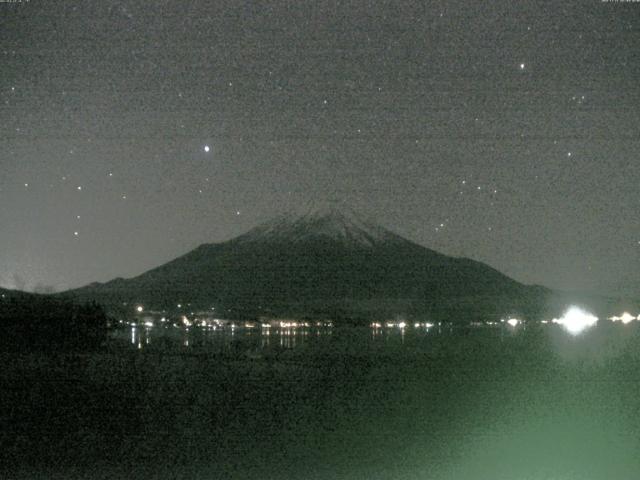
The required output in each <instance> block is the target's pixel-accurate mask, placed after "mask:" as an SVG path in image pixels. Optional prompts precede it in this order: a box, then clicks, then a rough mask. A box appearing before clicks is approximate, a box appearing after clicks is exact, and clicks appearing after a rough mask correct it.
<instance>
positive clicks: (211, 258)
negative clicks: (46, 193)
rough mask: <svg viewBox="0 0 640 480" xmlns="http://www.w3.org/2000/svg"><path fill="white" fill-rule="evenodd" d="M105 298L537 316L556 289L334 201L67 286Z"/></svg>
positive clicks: (357, 315) (337, 312)
mask: <svg viewBox="0 0 640 480" xmlns="http://www.w3.org/2000/svg"><path fill="white" fill-rule="evenodd" d="M67 294H70V295H73V296H74V297H76V298H78V299H80V300H83V301H87V300H94V301H97V302H99V303H102V304H103V305H105V306H106V307H107V308H118V307H121V306H122V305H124V304H127V305H133V304H143V305H145V307H146V308H152V309H167V310H170V311H171V310H175V308H176V306H177V305H178V304H184V305H186V304H189V305H190V307H189V308H190V309H191V310H192V311H193V310H208V311H211V308H215V312H216V313H217V314H219V315H221V316H226V317H231V318H234V317H237V318H250V317H254V318H255V317H258V316H297V317H305V318H321V317H322V318H333V319H345V320H353V321H358V320H368V319H371V318H380V317H384V316H390V315H394V316H395V315H403V316H406V317H407V318H431V319H434V320H439V319H449V320H455V319H456V318H462V317H464V318H465V320H468V318H469V315H472V316H473V318H478V319H484V318H487V319H488V318H492V319H493V318H497V317H499V316H503V315H505V314H518V315H522V316H525V317H536V316H539V315H541V314H544V313H546V311H547V310H548V308H549V298H550V295H551V292H550V291H549V290H547V289H545V288H543V287H539V286H527V285H523V284H521V283H518V282H516V281H515V280H513V279H511V278H509V277H507V276H505V275H503V274H501V273H500V272H498V271H497V270H495V269H493V268H491V267H489V266H487V265H485V264H483V263H480V262H477V261H473V260H470V259H467V258H454V257H450V256H446V255H443V254H440V253H438V252H435V251H433V250H430V249H428V248H425V247H423V246H420V245H418V244H416V243H413V242H411V241H409V240H406V239H404V238H402V237H400V236H398V235H396V234H394V233H392V232H390V231H389V230H386V229H384V228H382V227H380V226H378V225H376V224H374V223H372V222H369V221H367V220H363V219H361V218H359V217H358V216H357V215H354V214H350V213H349V214H348V213H345V212H342V211H337V210H334V209H329V210H324V211H315V212H312V213H308V214H305V215H301V216H295V217H292V216H285V215H282V216H279V217H276V218H275V219H273V220H271V221H268V222H266V223H264V224H262V225H259V226H257V227H255V228H254V229H252V230H250V231H249V232H247V233H245V234H244V235H241V236H239V237H236V238H234V239H232V240H229V241H226V242H223V243H217V244H204V245H201V246H199V247H197V248H196V249H195V250H193V251H191V252H189V253H187V254H186V255H183V256H181V257H179V258H176V259H175V260H173V261H170V262H168V263H166V264H164V265H162V266H160V267H157V268H154V269H152V270H149V271H147V272H145V273H143V274H141V275H139V276H137V277H134V278H131V279H115V280H112V281H110V282H107V283H103V284H100V283H94V284H91V285H88V286H86V287H83V288H80V289H77V290H73V291H70V292H67Z"/></svg>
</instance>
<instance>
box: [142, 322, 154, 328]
mask: <svg viewBox="0 0 640 480" xmlns="http://www.w3.org/2000/svg"><path fill="white" fill-rule="evenodd" d="M144 326H145V327H153V322H149V321H146V322H144Z"/></svg>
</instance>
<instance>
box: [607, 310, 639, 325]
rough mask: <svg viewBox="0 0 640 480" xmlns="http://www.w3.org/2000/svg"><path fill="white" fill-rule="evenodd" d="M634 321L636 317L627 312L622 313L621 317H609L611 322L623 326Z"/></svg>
mask: <svg viewBox="0 0 640 480" xmlns="http://www.w3.org/2000/svg"><path fill="white" fill-rule="evenodd" d="M635 319H636V317H634V316H633V315H631V314H630V313H629V312H624V313H623V314H622V315H621V316H619V317H615V316H614V317H611V318H610V320H611V321H612V322H622V323H624V324H625V325H626V324H627V323H630V322H632V321H634V320H635Z"/></svg>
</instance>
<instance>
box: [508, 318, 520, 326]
mask: <svg viewBox="0 0 640 480" xmlns="http://www.w3.org/2000/svg"><path fill="white" fill-rule="evenodd" d="M507 323H508V324H509V325H510V326H512V327H516V326H517V325H518V324H519V323H520V320H518V319H517V318H510V319H509V320H507Z"/></svg>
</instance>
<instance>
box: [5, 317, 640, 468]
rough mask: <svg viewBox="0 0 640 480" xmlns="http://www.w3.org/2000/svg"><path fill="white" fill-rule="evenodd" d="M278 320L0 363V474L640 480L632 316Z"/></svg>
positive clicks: (638, 354) (118, 339)
mask: <svg viewBox="0 0 640 480" xmlns="http://www.w3.org/2000/svg"><path fill="white" fill-rule="evenodd" d="M286 330H287V329H284V330H282V331H281V330H280V329H272V331H270V333H269V334H266V333H265V332H263V331H262V330H261V329H259V328H258V329H253V330H245V329H236V330H233V331H232V330H231V329H230V328H226V329H223V330H217V331H212V330H203V329H194V328H192V329H189V331H186V330H184V329H172V328H166V329H160V328H157V327H154V328H147V329H145V328H143V327H138V328H136V330H135V332H132V331H131V330H127V331H124V332H121V333H120V334H118V335H116V336H115V337H114V338H113V340H112V342H111V344H110V345H109V348H108V349H107V350H106V351H105V352H101V353H96V354H91V355H71V354H66V355H35V354H30V355H26V354H25V355H22V356H18V357H15V356H13V357H8V356H5V357H3V358H2V361H3V365H4V368H3V370H2V375H1V382H2V383H1V385H0V386H1V387H2V394H1V397H0V398H1V405H0V406H1V407H2V413H1V417H0V418H1V419H2V423H3V425H2V426H3V428H2V433H0V435H1V436H0V439H1V441H2V444H1V445H0V446H1V447H2V452H3V458H2V473H3V475H2V478H162V479H164V478H239V479H240V478H242V479H244V478H248V479H270V478H273V479H290V478H296V479H297V478H301V477H306V478H309V479H451V480H459V479H462V480H464V479H492V480H493V479H536V480H537V479H602V478H613V479H636V478H638V472H639V471H640V455H638V454H639V453H640V415H639V413H640V383H639V380H640V328H639V326H638V325H637V324H636V323H635V322H634V323H632V324H629V325H619V324H609V323H603V324H600V325H598V326H597V327H594V328H592V329H590V330H588V331H586V332H584V333H582V334H580V335H576V336H573V335H569V334H567V333H565V332H564V330H562V329H561V327H559V326H557V325H547V326H535V327H528V328H527V329H524V328H522V327H518V328H515V329H514V328H509V327H504V328H502V327H498V328H456V329H452V330H450V329H440V330H439V329H438V328H437V327H434V328H432V329H429V330H426V329H423V328H420V329H415V328H412V327H409V328H406V329H404V330H400V329H398V328H391V329H381V330H379V331H374V330H372V329H369V328H336V327H334V328H332V329H328V328H320V329H318V328H308V329H295V330H292V329H288V332H287V331H286Z"/></svg>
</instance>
